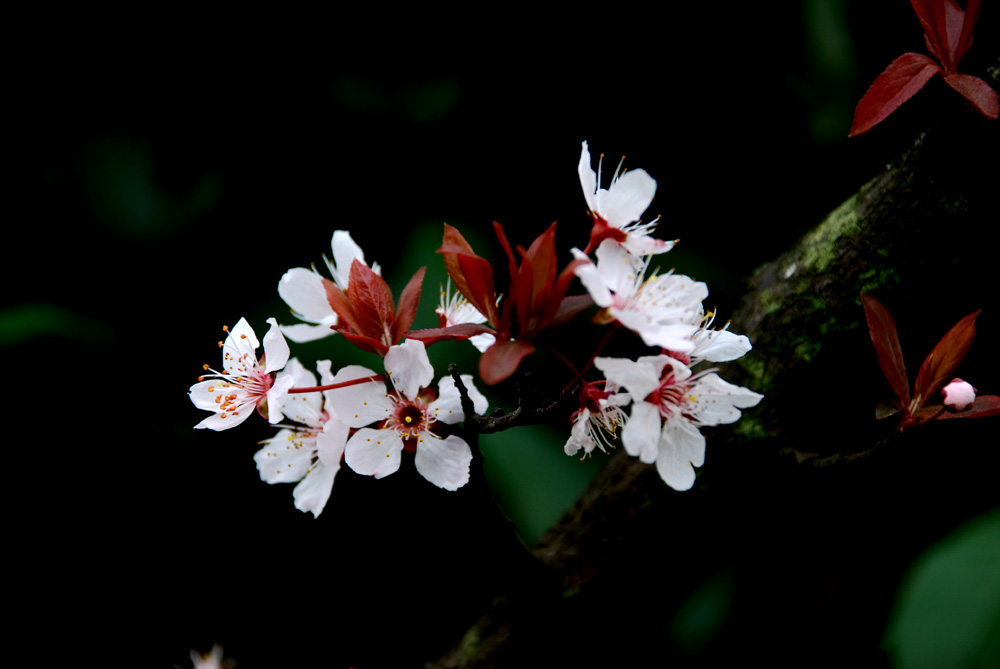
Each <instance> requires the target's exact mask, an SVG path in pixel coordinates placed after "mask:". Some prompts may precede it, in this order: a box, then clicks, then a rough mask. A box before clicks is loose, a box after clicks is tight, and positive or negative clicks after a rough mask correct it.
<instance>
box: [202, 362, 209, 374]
mask: <svg viewBox="0 0 1000 669" xmlns="http://www.w3.org/2000/svg"><path fill="white" fill-rule="evenodd" d="M201 368H202V369H204V370H205V371H206V372H207V371H208V369H209V368H208V363H207V362H206V363H205V364H204V365H202V366H201Z"/></svg>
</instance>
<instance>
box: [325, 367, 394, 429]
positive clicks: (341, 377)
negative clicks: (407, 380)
mask: <svg viewBox="0 0 1000 669" xmlns="http://www.w3.org/2000/svg"><path fill="white" fill-rule="evenodd" d="M372 376H376V374H375V372H373V371H372V370H370V369H368V368H367V367H361V366H359V365H348V366H347V367H344V368H343V369H341V370H340V371H339V372H337V375H336V376H335V377H334V381H333V382H334V383H343V382H344V381H353V380H354V379H363V378H365V377H372ZM323 394H324V395H325V396H326V398H327V401H326V405H325V406H326V410H327V412H328V413H330V415H331V416H334V415H335V416H337V417H338V418H339V419H340V420H341V421H342V422H343V423H344V424H345V425H347V426H349V427H364V426H366V425H371V424H372V423H376V422H378V421H380V420H385V419H386V418H388V417H389V415H390V413H391V412H392V408H393V403H392V400H391V399H389V395H388V393H386V391H385V383H383V382H382V381H372V382H371V383H361V384H359V385H356V386H347V387H345V388H337V389H335V390H325V391H323Z"/></svg>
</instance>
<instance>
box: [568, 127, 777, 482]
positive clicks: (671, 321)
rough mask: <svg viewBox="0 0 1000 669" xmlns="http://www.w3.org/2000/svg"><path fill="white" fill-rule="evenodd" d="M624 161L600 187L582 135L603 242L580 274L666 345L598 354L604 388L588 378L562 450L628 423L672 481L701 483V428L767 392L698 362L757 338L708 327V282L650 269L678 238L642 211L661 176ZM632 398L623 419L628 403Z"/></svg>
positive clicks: (632, 441) (734, 415)
mask: <svg viewBox="0 0 1000 669" xmlns="http://www.w3.org/2000/svg"><path fill="white" fill-rule="evenodd" d="M620 169H621V168H620V166H619V170H616V172H615V175H614V178H613V180H612V182H611V185H610V186H609V187H608V189H607V190H605V189H603V188H601V187H600V167H598V172H597V173H596V174H595V173H594V171H593V169H592V168H591V165H590V152H589V150H588V148H587V143H586V142H584V144H583V152H582V154H581V156H580V167H579V171H580V182H581V184H582V185H583V193H584V196H585V197H586V199H587V204H588V205H589V206H590V208H591V211H590V215H591V217H592V218H593V219H594V231H595V232H594V233H592V235H591V243H592V245H593V244H594V243H595V242H596V244H597V248H596V251H595V255H596V258H597V261H596V262H593V261H591V259H590V257H589V255H588V254H587V253H585V252H583V251H580V250H579V249H573V255H574V256H575V257H576V258H577V259H578V260H581V261H583V262H582V263H581V264H580V265H579V266H578V267H577V268H576V275H577V277H579V279H580V281H581V282H582V283H583V285H584V286H585V287H586V288H587V291H588V292H589V293H590V296H591V297H592V298H593V300H594V303H595V304H597V305H598V306H599V307H602V314H601V315H600V316H599V320H602V321H604V322H611V321H616V322H618V323H620V324H621V325H623V326H625V327H626V328H628V329H629V330H631V331H632V332H634V333H636V334H637V335H639V337H640V338H641V339H642V341H643V342H645V343H646V344H647V345H649V346H656V347H659V348H661V349H662V350H663V352H662V353H661V354H660V355H656V356H643V357H640V358H638V359H637V360H629V359H623V358H603V357H598V358H596V359H595V361H594V365H595V366H596V367H597V368H598V369H599V370H601V371H602V372H604V375H605V377H606V381H605V383H604V390H603V391H601V390H599V389H597V388H596V385H595V384H585V392H583V393H581V396H582V400H583V401H582V402H581V409H580V410H579V411H578V412H577V413H576V414H574V416H573V419H574V426H573V429H572V433H571V435H570V438H569V440H568V441H567V442H566V446H565V451H566V453H567V455H574V454H576V453H578V452H579V451H580V450H581V449H583V451H584V452H585V453H590V452H592V451H593V450H594V448H600V449H601V450H605V444H609V443H610V441H609V438H614V436H615V434H616V431H617V429H618V427H619V426H621V425H623V424H624V429H622V442H623V443H624V445H625V450H626V451H627V452H628V453H629V455H632V456H637V457H639V458H640V459H641V460H642V461H643V462H646V463H651V464H652V463H655V464H656V468H657V471H659V473H660V476H661V477H662V478H663V480H664V481H665V482H666V483H667V485H669V486H670V487H672V488H674V489H676V490H687V489H689V488H690V487H691V486H692V485H693V484H694V480H695V472H694V468H695V467H700V466H701V465H702V464H704V461H705V438H704V437H703V436H702V434H701V432H700V431H699V429H698V428H700V427H702V426H710V425H719V424H722V423H732V422H734V421H736V420H738V419H739V417H740V411H739V409H745V408H748V407H752V406H755V405H756V404H757V403H758V402H760V400H761V399H762V395H759V394H757V393H755V392H753V391H751V390H747V389H746V388H741V387H739V386H734V385H732V384H730V383H727V382H726V381H724V380H722V379H721V378H720V377H719V376H718V375H717V374H716V373H715V372H714V371H713V370H706V371H703V372H695V371H693V370H692V367H693V366H694V365H697V364H698V363H700V362H704V361H708V362H726V361H730V360H735V359H736V358H739V357H740V356H742V355H744V354H745V353H746V352H747V351H749V350H750V341H749V339H747V338H746V337H744V336H741V335H736V334H733V333H732V332H729V330H728V329H727V328H723V329H722V330H712V329H710V326H711V324H712V320H713V319H714V314H710V315H707V316H706V314H705V310H704V307H703V305H702V302H703V301H704V300H705V298H707V297H708V287H707V286H706V285H705V284H704V283H702V282H699V281H694V280H693V279H691V278H690V277H687V276H683V275H678V274H673V273H670V274H662V275H653V276H651V277H650V276H647V269H648V267H649V262H650V257H651V255H653V254H657V253H663V252H665V251H668V250H670V248H671V247H672V244H667V243H663V242H660V241H659V240H654V239H652V238H651V237H649V234H650V232H652V230H653V228H654V225H653V224H652V223H642V221H641V220H640V217H641V216H642V214H643V213H644V212H645V211H646V209H647V208H648V207H649V205H650V204H651V203H652V201H653V196H654V195H655V193H656V181H654V180H653V179H652V177H650V176H649V175H648V174H646V173H645V172H643V171H634V172H627V173H625V174H624V175H619V171H620ZM653 223H655V221H654V222H653ZM619 389H624V390H626V391H628V392H625V393H622V392H618V390H619ZM630 403H631V405H632V412H631V415H630V416H629V417H628V418H626V417H625V415H624V413H623V410H622V407H623V406H626V405H628V404H630Z"/></svg>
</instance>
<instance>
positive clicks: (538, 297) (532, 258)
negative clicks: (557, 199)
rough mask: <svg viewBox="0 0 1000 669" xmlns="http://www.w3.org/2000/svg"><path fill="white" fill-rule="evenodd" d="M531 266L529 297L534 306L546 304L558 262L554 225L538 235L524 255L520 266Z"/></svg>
mask: <svg viewBox="0 0 1000 669" xmlns="http://www.w3.org/2000/svg"><path fill="white" fill-rule="evenodd" d="M525 262H527V263H530V264H531V270H532V278H533V282H532V286H531V295H532V302H533V304H534V305H538V304H539V303H543V302H546V301H547V300H548V297H549V293H550V292H551V290H552V284H553V283H554V282H555V280H556V272H557V270H558V264H559V261H558V259H557V258H556V224H555V223H553V224H552V225H550V226H549V227H548V228H547V229H546V230H545V232H543V233H542V234H540V235H538V237H536V238H535V241H533V242H532V243H531V246H530V247H528V250H527V251H526V252H525V254H524V259H523V260H522V261H521V266H522V267H523V266H524V263H525ZM533 310H534V309H533Z"/></svg>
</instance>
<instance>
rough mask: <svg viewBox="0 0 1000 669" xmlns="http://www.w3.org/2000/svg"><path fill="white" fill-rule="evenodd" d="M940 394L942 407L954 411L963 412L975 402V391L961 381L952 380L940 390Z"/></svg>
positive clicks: (968, 384)
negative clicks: (942, 396)
mask: <svg viewBox="0 0 1000 669" xmlns="http://www.w3.org/2000/svg"><path fill="white" fill-rule="evenodd" d="M941 394H942V395H944V405H945V406H946V407H948V408H949V409H953V410H954V411H965V410H966V409H968V408H969V407H970V406H972V403H973V402H975V401H976V389H975V388H973V387H972V384H971V383H968V382H966V381H963V380H962V379H952V380H951V383H949V384H948V385H946V386H945V387H944V388H942V389H941Z"/></svg>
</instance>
